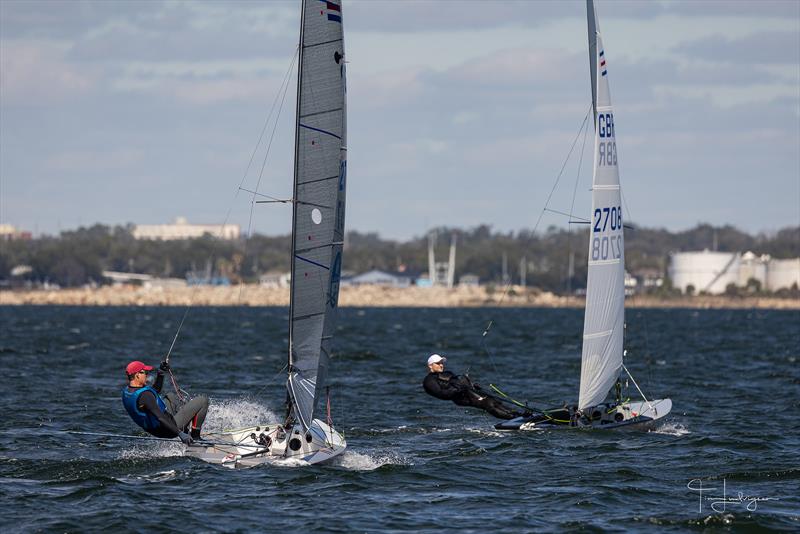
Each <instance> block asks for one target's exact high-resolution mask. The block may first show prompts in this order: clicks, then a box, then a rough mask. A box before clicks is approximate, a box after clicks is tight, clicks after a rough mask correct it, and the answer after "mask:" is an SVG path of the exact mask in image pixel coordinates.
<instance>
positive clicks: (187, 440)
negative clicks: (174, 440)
mask: <svg viewBox="0 0 800 534" xmlns="http://www.w3.org/2000/svg"><path fill="white" fill-rule="evenodd" d="M178 437H179V438H180V439H181V441H182V442H183V444H184V445H191V444H192V443H193V441H194V440H193V439H192V436H190V435H189V434H187V433H186V432H178Z"/></svg>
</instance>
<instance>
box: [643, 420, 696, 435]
mask: <svg viewBox="0 0 800 534" xmlns="http://www.w3.org/2000/svg"><path fill="white" fill-rule="evenodd" d="M650 432H654V433H656V434H666V435H667V436H685V435H686V434H691V432H689V429H688V428H686V427H685V426H683V425H682V424H680V423H664V424H663V425H661V426H659V427H658V428H654V429H653V430H651V431H650Z"/></svg>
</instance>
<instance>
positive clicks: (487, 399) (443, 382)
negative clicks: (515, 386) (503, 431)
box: [422, 354, 525, 419]
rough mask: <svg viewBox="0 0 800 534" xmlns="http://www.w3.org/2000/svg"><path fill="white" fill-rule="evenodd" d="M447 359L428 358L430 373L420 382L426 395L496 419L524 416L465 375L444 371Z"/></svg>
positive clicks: (433, 355)
mask: <svg viewBox="0 0 800 534" xmlns="http://www.w3.org/2000/svg"><path fill="white" fill-rule="evenodd" d="M446 361H447V358H444V357H442V356H440V355H439V354H432V355H431V356H430V357H429V358H428V370H429V371H430V372H429V373H428V375H427V376H426V377H425V379H424V380H423V381H422V387H423V388H425V392H426V393H427V394H428V395H431V396H433V397H436V398H437V399H442V400H449V401H453V402H454V403H455V404H457V405H459V406H472V407H473V408H478V409H480V410H484V411H485V412H488V413H489V414H491V415H493V416H494V417H497V418H498V419H514V418H515V417H521V416H523V415H525V414H524V413H522V412H517V411H515V410H512V409H510V408H509V407H508V406H506V405H505V404H504V402H503V401H502V400H501V399H499V398H497V397H495V396H494V395H491V394H489V393H487V392H486V391H484V390H483V388H481V386H480V385H479V384H476V383H475V382H473V381H472V380H470V378H469V376H468V375H467V374H463V375H455V374H453V373H451V372H450V371H445V370H444V364H445V362H446Z"/></svg>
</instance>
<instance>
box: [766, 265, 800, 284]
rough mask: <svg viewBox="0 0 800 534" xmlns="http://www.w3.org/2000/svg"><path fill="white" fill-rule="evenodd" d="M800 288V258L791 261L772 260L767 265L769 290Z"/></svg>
mask: <svg viewBox="0 0 800 534" xmlns="http://www.w3.org/2000/svg"><path fill="white" fill-rule="evenodd" d="M795 284H796V285H797V287H800V258H794V259H791V260H770V262H769V264H767V290H768V291H777V290H779V289H791V287H792V286H793V285H795Z"/></svg>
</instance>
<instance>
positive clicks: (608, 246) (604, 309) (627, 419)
mask: <svg viewBox="0 0 800 534" xmlns="http://www.w3.org/2000/svg"><path fill="white" fill-rule="evenodd" d="M586 14H587V20H588V33H589V60H590V72H591V80H592V108H593V111H594V124H595V129H594V130H595V133H594V172H593V175H592V212H591V213H592V216H591V219H590V229H589V232H590V235H589V258H588V262H589V266H588V267H589V268H588V280H587V285H586V311H585V315H584V324H583V349H582V353H581V381H580V394H579V398H578V404H577V405H573V406H564V407H561V408H554V409H550V410H537V411H535V412H534V413H533V414H531V415H526V416H523V417H518V418H516V419H511V420H508V421H503V422H502V423H499V424H497V425H495V428H496V429H498V430H532V429H539V428H570V427H590V428H591V427H594V428H608V429H611V428H620V427H649V426H653V425H654V423H655V422H656V421H657V420H659V419H661V418H663V417H664V416H666V415H667V414H668V413H669V412H670V410H671V409H672V401H671V400H670V399H656V400H647V399H646V398H645V396H644V394H643V393H642V392H641V389H639V386H638V385H637V384H636V382H635V380H633V377H631V380H632V381H633V383H634V385H635V386H636V388H637V389H638V390H639V393H640V394H641V395H642V398H643V400H642V401H634V402H631V401H630V400H623V399H622V398H621V392H620V386H619V376H620V373H621V372H622V370H623V369H625V371H626V372H627V368H625V365H624V363H623V361H622V357H623V355H624V349H623V341H624V339H623V337H624V332H623V330H624V322H625V245H624V241H623V219H622V195H621V191H620V183H619V168H618V167H617V147H616V135H615V128H614V113H613V110H612V107H611V97H610V93H609V88H608V66H607V64H606V56H605V50H604V49H603V39H602V37H601V35H600V31H599V29H598V26H597V14H596V13H595V9H594V3H593V1H592V0H586ZM612 388H613V389H614V390H615V393H616V395H615V397H616V398H615V399H614V400H613V401H611V402H606V401H605V399H606V398H607V396H608V394H609V392H610V391H611V389H612Z"/></svg>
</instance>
